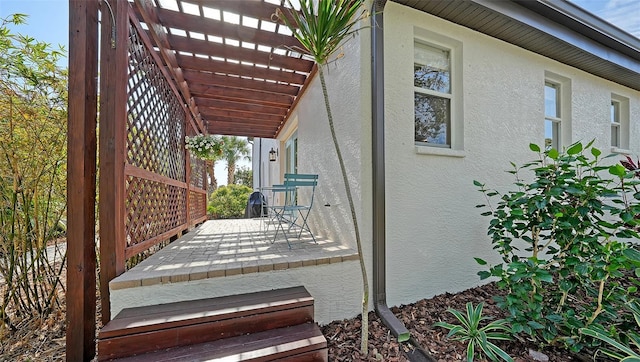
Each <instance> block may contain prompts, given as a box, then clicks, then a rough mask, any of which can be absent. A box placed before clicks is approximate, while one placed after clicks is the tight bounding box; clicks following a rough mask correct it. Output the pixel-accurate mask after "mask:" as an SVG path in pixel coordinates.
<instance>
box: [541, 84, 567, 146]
mask: <svg viewBox="0 0 640 362" xmlns="http://www.w3.org/2000/svg"><path fill="white" fill-rule="evenodd" d="M544 87H545V92H546V88H547V87H550V88H553V89H555V91H556V99H555V107H556V115H555V116H548V115H547V109H546V108H547V105H546V104H545V110H544V120H545V123H546V121H550V122H551V123H552V127H553V128H554V129H553V130H552V131H551V137H552V138H551V148H555V149H556V150H558V151H560V150H562V108H564V107H563V105H562V84H560V83H556V82H551V81H549V80H545V82H544ZM558 111H559V112H558ZM558 113H560V115H559V116H558ZM545 127H546V126H545ZM554 133H555V134H556V139H554V138H553V134H554ZM545 136H546V135H545ZM545 145H546V141H545Z"/></svg>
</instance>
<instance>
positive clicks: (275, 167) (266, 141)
mask: <svg viewBox="0 0 640 362" xmlns="http://www.w3.org/2000/svg"><path fill="white" fill-rule="evenodd" d="M279 148H280V142H279V141H278V140H276V139H272V138H255V139H254V140H253V149H252V152H251V169H252V170H253V188H254V189H255V190H258V189H260V188H262V187H267V186H271V185H273V184H275V183H278V182H279V181H280V159H281V157H279V156H280V152H279ZM271 149H273V150H278V157H277V160H276V162H270V161H269V151H271Z"/></svg>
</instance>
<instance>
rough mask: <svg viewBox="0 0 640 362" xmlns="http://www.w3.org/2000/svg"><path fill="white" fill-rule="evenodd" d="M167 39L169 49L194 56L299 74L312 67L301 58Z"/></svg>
mask: <svg viewBox="0 0 640 362" xmlns="http://www.w3.org/2000/svg"><path fill="white" fill-rule="evenodd" d="M167 39H168V40H169V43H170V44H171V47H172V48H173V49H174V50H176V51H183V52H188V53H194V54H202V55H208V56H213V57H220V58H225V59H234V60H239V61H245V62H249V63H255V64H262V65H267V66H274V67H279V68H285V69H290V70H296V71H299V72H305V73H308V72H309V71H311V67H313V64H314V63H313V62H312V61H310V60H306V59H302V58H294V57H288V56H286V55H280V54H276V53H268V52H263V51H260V50H254V49H247V48H243V47H237V46H231V45H225V44H220V43H215V42H212V41H206V40H200V39H193V38H186V37H183V36H177V35H168V36H167Z"/></svg>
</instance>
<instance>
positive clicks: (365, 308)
mask: <svg viewBox="0 0 640 362" xmlns="http://www.w3.org/2000/svg"><path fill="white" fill-rule="evenodd" d="M318 74H319V75H320V84H321V85H322V95H323V96H324V104H325V107H326V108H327V119H328V120H329V130H331V139H332V140H333V146H334V148H335V150H336V154H337V156H338V164H340V171H341V173H342V181H343V182H344V188H345V190H346V192H347V200H348V201H349V209H350V211H351V219H352V220H353V229H354V231H355V234H356V245H357V247H358V256H359V257H360V270H361V271H362V289H363V292H362V336H361V339H360V351H361V352H362V353H363V354H365V355H366V354H367V353H368V346H367V345H368V342H369V279H368V278H367V269H366V265H365V262H364V255H363V254H362V241H361V240H360V229H359V228H358V218H357V215H356V208H355V205H354V204H353V197H352V196H351V187H350V186H349V179H348V178H347V168H346V167H345V165H344V160H343V159H342V152H341V151H340V145H338V138H337V137H336V130H335V128H334V126H333V116H332V114H331V106H330V105H329V93H328V92H327V84H326V82H325V80H324V73H323V67H322V66H321V65H318Z"/></svg>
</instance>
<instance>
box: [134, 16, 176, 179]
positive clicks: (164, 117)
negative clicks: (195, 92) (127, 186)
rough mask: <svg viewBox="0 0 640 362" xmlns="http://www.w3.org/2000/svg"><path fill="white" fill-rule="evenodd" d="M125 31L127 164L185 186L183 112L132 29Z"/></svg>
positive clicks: (174, 95) (158, 69) (147, 51)
mask: <svg viewBox="0 0 640 362" xmlns="http://www.w3.org/2000/svg"><path fill="white" fill-rule="evenodd" d="M129 29H130V35H129V81H128V84H127V93H128V109H127V113H128V114H127V163H129V164H130V165H133V166H137V167H140V168H143V169H145V170H148V171H151V172H154V173H157V174H160V175H163V176H166V177H169V178H172V179H175V180H180V181H183V182H186V180H185V156H184V154H185V150H184V136H185V112H184V109H183V107H182V105H181V103H180V100H179V99H178V98H177V96H176V94H175V93H174V92H173V91H172V90H171V87H170V86H169V83H168V82H167V80H166V79H165V77H164V76H163V74H162V72H161V71H160V68H159V67H158V65H157V64H156V63H155V61H154V59H153V58H152V56H151V54H150V53H149V50H148V49H147V48H146V47H145V46H144V43H143V42H142V41H141V40H140V37H139V35H138V33H137V32H136V29H135V28H134V27H133V26H130V27H129Z"/></svg>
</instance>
